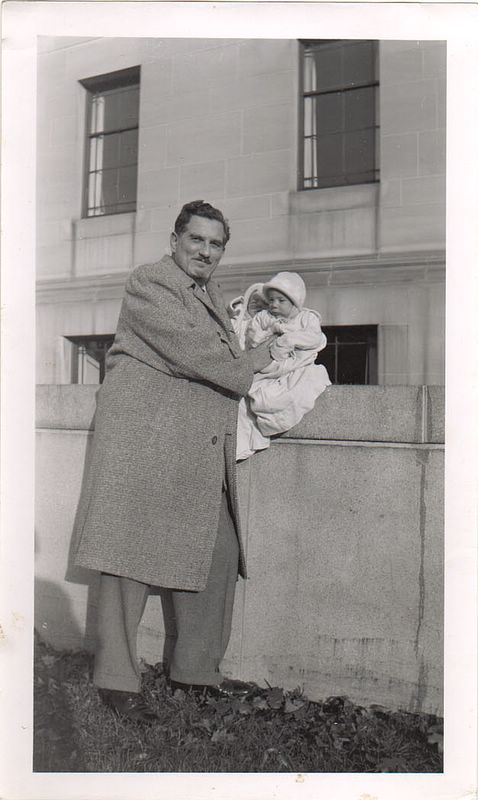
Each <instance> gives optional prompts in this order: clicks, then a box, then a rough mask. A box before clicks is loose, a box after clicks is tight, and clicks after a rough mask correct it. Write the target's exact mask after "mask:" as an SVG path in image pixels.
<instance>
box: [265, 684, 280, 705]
mask: <svg viewBox="0 0 478 800" xmlns="http://www.w3.org/2000/svg"><path fill="white" fill-rule="evenodd" d="M283 702H284V692H283V691H282V689H280V688H279V687H278V686H276V687H275V688H274V689H270V690H269V691H268V692H267V705H268V706H269V708H273V709H275V710H277V709H278V708H280V707H281V705H282V703H283Z"/></svg>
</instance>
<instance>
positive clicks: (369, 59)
mask: <svg viewBox="0 0 478 800" xmlns="http://www.w3.org/2000/svg"><path fill="white" fill-rule="evenodd" d="M343 55H344V61H343V80H344V85H345V86H354V85H356V84H357V83H372V82H373V81H374V80H375V57H374V46H373V42H354V43H353V44H347V45H346V46H344V48H343Z"/></svg>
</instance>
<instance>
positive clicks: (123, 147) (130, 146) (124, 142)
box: [119, 129, 138, 165]
mask: <svg viewBox="0 0 478 800" xmlns="http://www.w3.org/2000/svg"><path fill="white" fill-rule="evenodd" d="M137 161H138V130H137V129H136V130H134V131H124V132H123V133H122V134H121V135H120V155H119V163H120V164H121V165H124V164H126V165H128V164H136V163H137Z"/></svg>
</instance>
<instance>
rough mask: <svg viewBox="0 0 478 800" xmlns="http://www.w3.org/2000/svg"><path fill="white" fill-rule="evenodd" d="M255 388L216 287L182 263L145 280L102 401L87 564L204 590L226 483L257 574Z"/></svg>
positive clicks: (91, 475) (120, 335) (86, 487)
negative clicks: (252, 445)
mask: <svg viewBox="0 0 478 800" xmlns="http://www.w3.org/2000/svg"><path fill="white" fill-rule="evenodd" d="M252 380H253V370H252V367H251V364H250V361H249V360H248V357H247V354H245V353H244V352H243V351H241V349H240V348H239V344H238V341H237V339H236V336H235V334H234V331H233V329H232V326H231V323H230V321H229V318H228V316H227V313H226V309H225V306H224V302H223V300H222V296H221V294H220V291H219V289H218V286H217V284H216V283H215V282H213V281H211V280H210V281H209V283H208V286H207V292H204V291H203V290H202V289H201V287H199V286H197V285H196V284H195V282H194V280H193V279H192V278H191V277H190V276H189V275H187V273H185V272H184V271H183V270H182V269H180V267H178V266H177V265H176V263H175V262H174V260H173V259H172V258H171V257H170V256H164V257H163V258H162V259H161V261H159V262H158V263H155V264H150V265H143V266H140V267H137V268H136V269H135V270H133V272H132V273H131V275H130V277H129V278H128V280H127V283H126V287H125V296H124V299H123V304H122V308H121V312H120V317H119V321H118V328H117V332H116V336H115V340H114V343H113V345H112V347H111V349H110V351H109V353H108V355H107V364H106V376H105V380H104V382H103V384H102V386H101V387H100V389H99V391H98V396H97V409H96V414H95V432H94V436H93V443H92V449H91V453H90V457H89V463H88V466H87V468H86V472H85V477H84V480H83V487H82V492H81V497H80V502H79V506H78V511H77V516H76V521H75V531H74V537H73V541H74V543H75V545H74V550H76V555H75V562H76V564H78V565H79V566H83V567H88V568H90V569H95V570H101V571H103V572H109V573H112V574H114V575H121V576H124V577H128V578H134V579H136V580H139V581H143V582H145V583H149V584H153V585H158V586H165V587H170V588H175V589H184V590H196V591H200V590H202V589H204V588H205V585H206V581H207V577H208V573H209V568H210V564H211V559H212V551H213V547H214V542H215V538H216V534H217V526H218V519H219V509H220V504H221V494H222V486H223V482H224V477H226V479H227V483H228V487H229V493H230V498H231V507H232V515H233V518H234V522H235V525H236V530H237V533H238V538H239V544H240V562H239V570H240V573H241V574H242V575H243V576H244V575H245V560H244V551H243V547H242V542H241V536H240V524H239V515H238V502H237V489H236V473H235V470H236V461H235V456H236V425H237V407H238V400H239V398H240V397H242V396H244V395H245V394H246V393H247V391H248V389H249V387H250V386H251V383H252Z"/></svg>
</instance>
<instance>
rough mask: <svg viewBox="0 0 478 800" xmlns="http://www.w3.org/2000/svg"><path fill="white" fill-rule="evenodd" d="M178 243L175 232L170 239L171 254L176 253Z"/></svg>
mask: <svg viewBox="0 0 478 800" xmlns="http://www.w3.org/2000/svg"><path fill="white" fill-rule="evenodd" d="M177 241H178V237H177V234H176V233H175V231H173V232H172V234H171V236H170V237H169V244H170V246H171V252H172V253H174V252H175V251H176V244H177Z"/></svg>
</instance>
